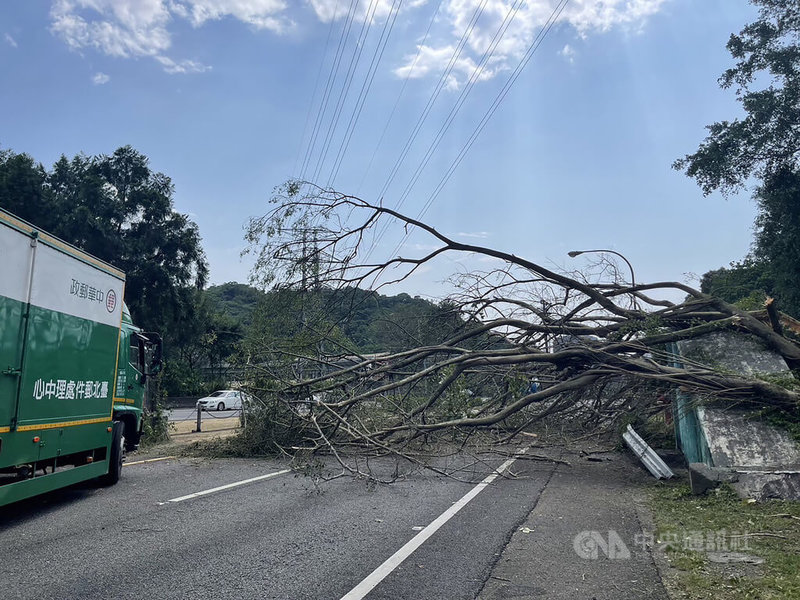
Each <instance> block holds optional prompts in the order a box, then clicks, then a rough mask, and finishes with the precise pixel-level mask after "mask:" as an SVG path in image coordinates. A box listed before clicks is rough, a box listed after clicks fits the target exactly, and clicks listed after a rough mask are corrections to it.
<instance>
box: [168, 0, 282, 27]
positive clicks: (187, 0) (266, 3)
mask: <svg viewBox="0 0 800 600" xmlns="http://www.w3.org/2000/svg"><path fill="white" fill-rule="evenodd" d="M286 7H287V3H286V2H285V1H284V0H184V2H174V3H172V8H173V12H175V14H176V15H178V16H181V17H184V18H188V19H189V20H190V21H191V23H192V25H194V26H195V27H199V26H200V25H202V24H203V23H205V22H206V21H209V20H211V21H216V20H219V19H222V18H225V17H233V18H235V19H238V20H240V21H242V22H244V23H248V24H250V25H253V26H254V27H257V28H258V29H270V30H272V31H275V32H277V33H281V32H283V31H284V30H285V29H287V28H288V27H289V26H290V25H291V21H289V20H288V19H287V18H286V17H284V16H283V15H281V13H283V12H284V11H285V10H286Z"/></svg>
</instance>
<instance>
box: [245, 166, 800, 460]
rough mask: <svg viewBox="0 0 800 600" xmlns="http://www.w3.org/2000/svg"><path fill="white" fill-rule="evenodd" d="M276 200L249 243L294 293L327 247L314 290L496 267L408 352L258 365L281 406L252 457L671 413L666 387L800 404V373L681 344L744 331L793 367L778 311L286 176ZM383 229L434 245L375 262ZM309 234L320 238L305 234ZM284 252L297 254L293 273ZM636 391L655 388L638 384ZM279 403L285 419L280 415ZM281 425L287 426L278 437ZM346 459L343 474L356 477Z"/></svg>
mask: <svg viewBox="0 0 800 600" xmlns="http://www.w3.org/2000/svg"><path fill="white" fill-rule="evenodd" d="M273 202H274V206H273V208H272V210H271V211H270V212H269V213H267V214H266V215H264V217H263V218H260V219H254V220H253V221H252V222H251V226H250V230H249V239H251V241H252V242H253V243H254V244H256V245H257V247H256V248H254V251H255V252H256V253H257V255H258V256H259V257H260V258H261V260H260V261H259V262H258V263H257V268H260V269H269V270H270V276H271V277H274V278H276V279H278V280H279V281H283V283H284V284H285V285H286V286H287V287H288V288H289V289H296V288H297V287H298V286H300V287H301V286H302V282H301V279H305V281H306V284H308V283H309V280H308V279H307V278H303V268H302V265H303V264H306V265H307V264H308V262H309V256H308V253H309V252H316V253H320V255H322V254H324V255H325V257H326V259H325V260H324V261H319V262H318V265H319V267H318V269H316V276H315V278H314V284H315V285H320V286H322V287H325V288H328V289H330V290H342V291H344V290H348V289H352V288H353V287H354V286H359V285H360V284H364V283H365V282H369V281H373V280H375V279H377V280H378V281H386V280H390V281H398V280H399V281H402V280H405V279H406V278H407V277H409V276H411V275H413V273H414V272H415V271H416V270H417V269H419V268H420V267H421V266H423V265H428V264H430V263H431V262H432V261H434V260H436V259H437V257H440V256H442V255H444V254H452V253H465V254H469V255H479V256H485V257H491V258H493V259H494V260H495V261H496V262H497V263H498V264H499V266H498V267H497V268H495V269H492V270H490V271H487V272H471V273H466V274H463V275H462V276H461V278H460V280H459V291H458V292H457V293H456V294H454V295H453V296H451V297H450V299H449V300H448V303H447V307H448V309H449V310H451V311H454V312H457V313H458V314H459V315H460V316H459V319H458V323H459V324H460V326H458V327H455V328H452V329H449V330H448V329H447V328H442V329H438V330H436V331H432V332H431V335H430V337H427V338H423V339H420V340H418V341H417V343H416V345H414V346H413V347H410V348H403V349H399V350H396V351H393V352H385V353H382V354H380V355H368V356H366V355H365V356H360V357H359V356H356V357H352V358H351V360H348V361H341V360H331V358H332V357H331V356H330V355H326V353H325V349H324V348H321V346H319V345H315V346H314V347H313V348H310V349H311V352H308V350H309V348H305V349H300V348H291V349H286V351H285V353H284V356H285V358H286V360H287V361H288V362H286V363H284V364H291V365H300V364H302V363H303V361H307V362H314V363H323V364H324V365H325V367H326V368H324V369H316V370H303V369H297V370H296V371H295V372H294V373H293V374H292V376H285V375H284V376H281V375H280V373H268V372H267V373H265V372H264V370H263V369H260V368H259V369H257V376H256V377H254V378H253V379H252V382H253V384H254V388H255V391H256V393H257V395H259V396H260V397H261V398H262V399H264V400H265V401H267V402H269V401H271V402H272V404H271V406H272V407H273V409H272V410H270V411H268V412H266V413H264V416H265V419H266V420H265V421H264V422H265V423H266V422H268V423H270V427H264V428H259V427H258V426H256V427H255V429H254V431H256V432H258V431H261V432H264V433H265V435H266V434H267V433H268V434H269V436H273V437H269V436H267V437H263V436H261V437H260V436H258V435H254V436H251V437H248V436H250V434H247V435H246V436H245V438H244V439H245V440H248V439H249V440H250V442H252V443H254V444H256V445H257V447H258V448H259V449H258V450H256V451H259V452H263V451H265V446H268V445H270V444H272V445H273V446H275V445H281V444H289V445H291V446H292V448H291V449H293V450H297V449H303V450H311V451H313V450H328V449H333V452H334V454H335V453H336V450H335V449H336V447H337V446H345V447H351V446H352V445H363V446H367V447H369V448H371V449H372V450H373V451H374V450H378V451H381V452H389V453H395V454H402V455H403V456H405V457H406V458H412V460H414V459H413V457H410V456H409V454H408V453H407V450H408V449H410V448H414V447H415V446H414V444H415V443H418V442H428V441H430V440H431V436H436V434H437V432H438V433H442V432H446V434H447V435H446V439H448V440H450V441H452V440H459V439H460V440H466V439H468V438H469V437H470V436H471V435H472V434H473V433H474V432H475V431H477V430H483V431H495V432H497V431H501V432H502V433H501V438H500V439H501V440H504V439H508V437H509V436H513V435H515V434H517V433H519V432H520V431H521V430H522V429H523V428H524V427H526V426H527V425H529V424H530V423H532V422H534V421H537V420H543V419H546V418H548V417H550V416H553V415H558V417H559V418H560V419H561V422H566V421H573V422H574V421H575V420H580V421H581V422H584V420H586V419H589V420H594V422H602V423H604V424H605V425H606V426H608V425H609V424H610V425H612V426H613V425H614V424H618V423H619V419H620V418H622V416H623V415H627V414H629V413H630V412H632V411H633V410H634V409H635V405H638V406H639V408H641V409H642V410H644V411H651V412H652V411H658V410H661V411H663V408H664V407H663V404H661V405H659V403H658V401H657V399H658V398H659V396H661V397H663V395H664V394H666V393H667V392H668V390H669V389H670V388H672V389H674V388H680V389H682V390H684V391H686V392H693V393H695V394H697V395H698V396H700V397H703V398H712V399H716V400H719V401H728V402H737V403H747V402H755V403H757V404H758V405H759V406H763V405H768V406H772V407H775V408H776V409H780V410H787V411H794V410H796V409H797V406H798V404H800V390H799V389H798V385H797V383H796V382H790V383H786V382H783V381H773V380H770V379H763V378H760V377H756V376H751V375H747V374H745V373H732V372H729V371H726V370H721V369H719V368H717V366H716V365H715V364H714V363H713V361H711V362H709V361H708V360H704V359H703V358H702V356H700V357H696V358H695V357H693V358H691V360H690V359H687V358H685V357H683V356H681V354H680V353H679V352H678V350H677V346H676V344H679V343H681V342H683V341H684V340H689V339H694V338H697V337H700V336H704V335H707V334H712V333H717V332H735V334H738V335H742V336H745V337H748V338H751V339H752V338H755V339H757V340H758V342H759V344H760V345H762V346H764V347H766V348H769V349H771V350H772V351H774V352H776V353H777V354H779V355H780V356H782V357H783V358H784V359H785V360H786V362H787V363H788V364H789V365H790V366H791V367H793V368H797V367H798V366H800V345H798V344H797V342H796V341H795V340H794V339H792V338H791V337H789V336H788V335H787V332H786V331H784V329H782V328H781V326H780V320H781V318H780V316H778V317H776V319H775V322H773V320H772V317H775V315H774V314H773V315H772V317H770V314H768V312H769V311H748V310H743V309H741V308H739V307H737V306H734V305H732V304H730V303H729V302H726V301H724V300H722V299H721V298H716V297H712V296H709V295H707V294H704V293H703V292H701V291H699V290H695V289H693V288H691V287H689V286H687V285H685V284H682V283H679V282H654V283H641V282H639V283H637V284H635V285H634V284H633V283H632V282H631V283H627V282H625V281H624V280H623V279H622V278H621V277H619V275H618V273H616V274H615V272H614V270H610V269H608V268H607V267H608V265H602V268H601V269H599V271H598V272H597V273H592V272H591V271H589V272H583V273H569V272H562V271H558V270H554V269H552V268H547V267H544V266H542V265H541V264H538V263H537V262H535V261H534V260H530V259H527V258H525V257H521V256H519V255H515V254H511V253H508V252H503V251H500V250H497V249H494V248H490V247H484V246H478V245H473V244H465V243H462V242H459V241H457V240H454V239H452V238H450V237H448V236H446V235H444V234H442V233H441V232H440V231H438V230H437V229H435V228H434V227H432V226H431V225H429V224H427V223H424V222H421V221H419V220H418V219H413V218H410V217H408V216H406V215H403V214H402V213H400V212H398V211H396V210H393V209H390V208H387V207H385V206H383V205H380V204H378V205H376V204H373V203H370V202H367V201H365V200H362V199H360V198H357V197H354V196H349V195H347V194H343V193H340V192H337V191H335V190H331V189H323V188H319V187H317V186H315V185H313V184H310V183H303V182H292V183H290V184H289V185H287V186H285V187H284V188H283V189H282V190H281V191H280V192H279V193H278V194H276V196H275V197H274V198H273ZM386 223H394V224H396V225H398V226H399V227H403V228H405V229H406V230H410V229H415V230H417V232H421V233H423V234H426V235H427V236H428V237H429V239H430V242H431V244H432V246H431V250H430V251H429V252H427V253H426V252H420V253H419V254H417V255H408V256H406V255H390V256H384V257H380V258H377V257H372V253H371V252H370V251H369V248H368V247H367V246H368V244H369V240H370V239H372V237H371V236H372V232H373V231H374V230H377V229H379V228H380V227H382V226H383V225H384V224H386ZM304 228H308V229H307V230H306V232H305V233H306V235H303V229H304ZM310 230H313V231H314V232H315V234H314V239H315V243H314V244H313V246H309V244H308V243H307V241H308V231H310ZM286 257H292V260H295V261H297V263H296V264H294V265H290V266H289V268H286V263H285V260H286ZM365 257H368V258H365ZM256 275H258V274H256ZM301 289H302V287H301ZM676 291H678V292H681V293H682V294H684V295H685V297H686V299H685V300H684V301H683V302H678V303H676V302H672V301H670V300H667V299H666V298H665V297H664V296H667V295H668V294H669V295H673V296H674V295H675V292H676ZM332 341H334V342H335V337H334V338H332ZM255 342H256V343H257V340H255ZM268 343H269V340H264V341H263V342H262V346H266V345H267V344H268ZM334 346H335V344H333V345H332V346H329V347H334ZM265 375H266V377H265ZM790 378H791V377H790ZM636 386H641V389H645V390H646V393H643V394H638V393H637V394H634V393H633V392H631V390H632V389H633V388H634V387H636ZM281 405H283V406H284V407H285V412H283V413H281V412H280V410H277V409H274V407H275V406H281ZM277 423H287V424H288V425H286V427H285V428H283V429H281V430H280V432H279V433H280V435H277V434H276V424H277ZM289 431H292V432H294V433H293V437H292V436H287V435H286V434H287V432H289ZM276 435H277V437H276ZM439 439H442V438H439ZM281 449H283V450H285V451H289V450H288V449H287V448H286V447H285V446H281ZM344 463H345V461H343V468H344V469H345V470H347V471H351V472H359V471H358V469H359V467H358V466H356V465H353V464H350V465H347V464H344ZM359 473H360V472H359Z"/></svg>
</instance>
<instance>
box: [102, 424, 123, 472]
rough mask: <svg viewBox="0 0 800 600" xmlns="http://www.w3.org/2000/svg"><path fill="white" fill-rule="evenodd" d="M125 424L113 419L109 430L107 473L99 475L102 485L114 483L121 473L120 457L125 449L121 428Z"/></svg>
mask: <svg viewBox="0 0 800 600" xmlns="http://www.w3.org/2000/svg"><path fill="white" fill-rule="evenodd" d="M124 429H125V424H124V423H123V422H122V421H114V425H113V429H112V431H111V452H110V454H109V457H108V473H106V474H105V475H102V476H101V477H100V483H101V484H103V485H114V484H115V483H117V482H118V481H119V478H120V475H122V457H123V454H124V451H125V435H123V430H124Z"/></svg>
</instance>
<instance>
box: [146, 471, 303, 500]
mask: <svg viewBox="0 0 800 600" xmlns="http://www.w3.org/2000/svg"><path fill="white" fill-rule="evenodd" d="M290 472H291V469H283V470H282V471H276V472H275V473H267V474H266V475H259V476H258V477H251V478H250V479H245V480H243V481H235V482H234V483H228V484H226V485H221V486H219V487H215V488H212V489H210V490H203V491H202V492H195V493H194V494H187V495H186V496H181V497H180V498H172V499H170V500H167V502H183V501H184V500H191V499H193V498H199V497H200V496H208V495H209V494H214V493H216V492H221V491H223V490H229V489H231V488H235V487H239V486H240V485H247V484H248V483H254V482H256V481H262V480H264V479H269V478H270V477H277V476H278V475H283V474H285V473H290ZM167 502H160V503H159V504H166V503H167Z"/></svg>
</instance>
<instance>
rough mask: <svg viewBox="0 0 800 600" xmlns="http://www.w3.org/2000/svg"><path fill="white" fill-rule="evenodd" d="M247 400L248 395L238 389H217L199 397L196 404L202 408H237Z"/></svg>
mask: <svg viewBox="0 0 800 600" xmlns="http://www.w3.org/2000/svg"><path fill="white" fill-rule="evenodd" d="M248 400H249V396H248V395H247V394H245V393H244V392H240V391H239V390H219V391H217V392H213V393H212V394H210V395H208V396H206V397H205V398H200V400H198V401H197V406H198V407H199V408H202V409H203V410H239V409H240V408H242V402H247V401H248Z"/></svg>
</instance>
